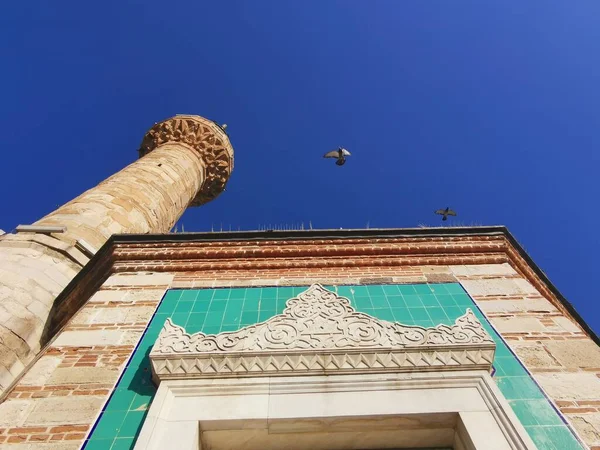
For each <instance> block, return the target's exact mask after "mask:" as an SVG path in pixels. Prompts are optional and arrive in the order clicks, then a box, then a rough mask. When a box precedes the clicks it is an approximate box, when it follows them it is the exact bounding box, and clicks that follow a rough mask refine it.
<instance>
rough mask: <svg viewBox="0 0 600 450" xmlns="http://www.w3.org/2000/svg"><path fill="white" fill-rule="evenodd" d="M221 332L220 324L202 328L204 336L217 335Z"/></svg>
mask: <svg viewBox="0 0 600 450" xmlns="http://www.w3.org/2000/svg"><path fill="white" fill-rule="evenodd" d="M220 331H221V324H219V325H211V326H206V325H205V326H204V327H202V332H203V333H204V334H219V332H220Z"/></svg>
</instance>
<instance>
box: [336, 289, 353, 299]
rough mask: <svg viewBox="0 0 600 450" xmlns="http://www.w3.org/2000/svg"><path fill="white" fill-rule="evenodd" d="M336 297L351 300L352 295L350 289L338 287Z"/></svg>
mask: <svg viewBox="0 0 600 450" xmlns="http://www.w3.org/2000/svg"><path fill="white" fill-rule="evenodd" d="M338 295H339V296H341V297H346V298H352V297H353V296H354V293H353V292H352V287H350V286H340V287H338Z"/></svg>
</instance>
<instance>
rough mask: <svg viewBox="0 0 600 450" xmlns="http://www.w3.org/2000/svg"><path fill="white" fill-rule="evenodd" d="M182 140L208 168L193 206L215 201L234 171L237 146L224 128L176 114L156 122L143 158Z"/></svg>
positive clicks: (142, 151)
mask: <svg viewBox="0 0 600 450" xmlns="http://www.w3.org/2000/svg"><path fill="white" fill-rule="evenodd" d="M169 142H173V143H182V144H186V145H188V146H189V147H192V148H193V149H194V150H196V151H197V152H198V154H199V155H200V157H201V158H202V160H203V162H204V167H205V169H206V173H205V179H204V183H203V185H202V188H201V189H200V192H199V193H198V195H197V196H196V198H195V199H194V200H193V202H192V204H191V206H198V205H202V204H204V203H207V202H209V201H210V200H213V199H214V198H215V197H217V196H218V195H219V194H220V193H221V192H223V190H224V189H225V185H226V184H227V181H228V180H229V176H230V175H231V172H232V171H233V148H232V147H231V144H230V143H229V139H228V137H227V135H226V134H225V132H224V131H223V129H222V128H220V127H219V126H218V125H216V124H215V123H214V122H212V121H210V120H208V119H204V118H202V117H199V116H175V117H172V118H170V119H167V120H165V121H163V122H159V123H157V124H155V125H154V126H153V127H152V128H150V130H149V131H148V132H147V133H146V135H145V136H144V139H143V141H142V144H141V145H140V149H139V155H140V158H141V157H142V156H144V155H146V154H148V153H150V152H151V151H153V150H154V149H156V148H157V147H159V146H161V145H163V144H166V143H169Z"/></svg>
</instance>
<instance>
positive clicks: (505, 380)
mask: <svg viewBox="0 0 600 450" xmlns="http://www.w3.org/2000/svg"><path fill="white" fill-rule="evenodd" d="M496 383H497V384H498V387H499V388H500V390H501V391H502V394H504V396H505V397H506V399H507V400H524V399H544V398H545V397H544V394H543V393H542V391H541V390H540V388H539V387H538V386H537V385H536V384H535V382H534V381H533V380H532V379H531V378H529V377H528V376H525V377H498V378H497V379H496Z"/></svg>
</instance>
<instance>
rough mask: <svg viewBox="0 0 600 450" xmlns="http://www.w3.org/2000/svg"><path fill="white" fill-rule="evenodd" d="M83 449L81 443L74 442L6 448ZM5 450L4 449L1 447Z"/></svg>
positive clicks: (39, 449)
mask: <svg viewBox="0 0 600 450" xmlns="http://www.w3.org/2000/svg"><path fill="white" fill-rule="evenodd" d="M80 447H81V442H80V441H78V440H73V441H54V442H39V443H27V445H25V446H24V445H19V446H18V447H13V446H10V447H6V450H78V449H79V448H80ZM0 448H1V449H2V450H5V449H4V447H0Z"/></svg>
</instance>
